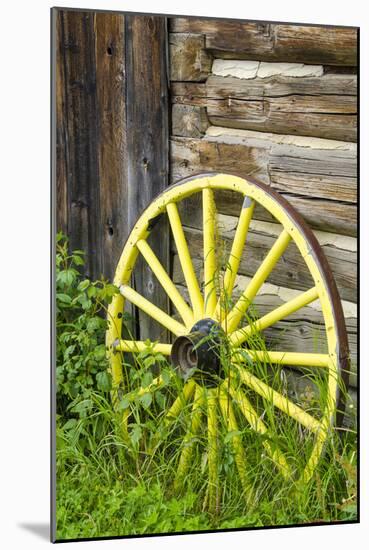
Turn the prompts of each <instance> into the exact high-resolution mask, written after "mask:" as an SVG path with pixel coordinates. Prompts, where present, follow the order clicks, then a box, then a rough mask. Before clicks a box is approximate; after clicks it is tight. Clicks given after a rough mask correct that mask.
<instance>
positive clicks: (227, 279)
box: [215, 197, 255, 319]
mask: <svg viewBox="0 0 369 550" xmlns="http://www.w3.org/2000/svg"><path fill="white" fill-rule="evenodd" d="M254 206H255V202H254V201H253V200H252V199H250V198H249V197H245V198H244V201H243V205H242V209H241V214H240V217H239V220H238V224H237V229H236V233H235V236H234V239H233V243H232V248H231V252H230V254H229V258H228V262H227V265H226V269H225V272H224V277H223V281H222V288H221V295H220V297H219V300H218V303H217V306H216V310H215V317H216V318H217V319H221V318H222V314H224V313H226V312H227V303H228V299H229V298H230V297H231V296H232V291H233V287H234V283H235V280H236V276H237V273H238V269H239V266H240V261H241V257H242V253H243V250H244V247H245V243H246V238H247V234H248V230H249V225H250V221H251V218H252V214H253V212H254Z"/></svg>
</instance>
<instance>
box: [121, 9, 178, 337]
mask: <svg viewBox="0 0 369 550" xmlns="http://www.w3.org/2000/svg"><path fill="white" fill-rule="evenodd" d="M125 40H126V93H127V97H126V116H127V122H126V124H127V130H126V144H127V145H126V146H127V158H126V162H127V170H128V202H129V208H128V212H127V222H128V226H129V227H133V225H134V223H135V222H136V220H137V218H138V216H139V215H140V214H141V213H142V211H143V210H144V209H145V208H146V207H147V206H148V205H149V204H150V202H151V201H152V199H153V197H155V196H156V195H157V194H159V193H160V192H161V191H163V189H165V188H166V186H167V184H168V141H169V128H168V108H169V105H168V67H167V28H166V20H165V18H161V17H155V16H126V25H125ZM155 231H156V235H157V238H156V239H153V241H152V248H153V249H154V251H155V253H156V255H157V256H158V258H159V259H160V261H161V262H162V264H163V265H164V266H167V268H169V233H168V230H167V226H166V224H165V222H160V223H159V224H158V226H157V227H155ZM138 266H140V269H138V271H137V269H136V275H135V280H134V285H135V288H136V290H137V291H138V292H140V293H141V294H142V295H143V296H145V297H146V298H148V299H149V300H150V301H152V302H153V303H155V304H156V305H157V306H158V307H161V309H163V310H164V311H167V309H168V297H167V295H166V294H165V293H164V291H163V289H162V287H161V285H160V283H159V282H158V281H157V279H156V278H155V277H154V275H153V274H152V272H151V270H150V268H149V267H148V265H147V264H146V263H145V262H144V261H142V262H141V261H140V262H139V263H138ZM138 324H139V331H140V339H143V340H145V339H146V338H150V339H151V340H153V341H154V340H157V339H161V341H165V339H166V336H165V334H163V331H162V328H161V327H160V326H159V325H158V323H156V322H154V321H153V320H151V319H150V318H148V317H147V316H145V315H144V314H141V313H139V323H138Z"/></svg>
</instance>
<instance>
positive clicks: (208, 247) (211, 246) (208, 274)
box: [202, 188, 217, 317]
mask: <svg viewBox="0 0 369 550" xmlns="http://www.w3.org/2000/svg"><path fill="white" fill-rule="evenodd" d="M202 215H203V235H204V301H205V316H206V317H212V315H213V313H214V310H215V307H216V305H217V295H216V285H215V273H216V252H215V232H216V208H215V201H214V194H213V191H212V189H209V188H206V189H203V191H202Z"/></svg>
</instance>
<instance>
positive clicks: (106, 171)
mask: <svg viewBox="0 0 369 550" xmlns="http://www.w3.org/2000/svg"><path fill="white" fill-rule="evenodd" d="M95 33H96V90H97V102H98V109H99V149H98V158H99V173H100V180H99V193H100V221H99V222H98V220H96V223H98V224H99V225H100V231H101V246H102V272H103V274H104V276H105V277H107V278H108V279H110V280H113V277H114V272H115V268H116V266H117V263H118V260H119V257H120V254H121V252H122V246H123V243H124V242H125V240H126V239H127V237H128V234H129V230H130V228H129V227H128V225H127V223H126V219H125V216H123V215H122V213H123V212H126V211H127V209H128V202H127V198H128V188H127V172H126V154H127V151H126V142H125V127H126V120H125V80H124V65H125V45H124V16H123V15H120V14H115V13H96V15H95Z"/></svg>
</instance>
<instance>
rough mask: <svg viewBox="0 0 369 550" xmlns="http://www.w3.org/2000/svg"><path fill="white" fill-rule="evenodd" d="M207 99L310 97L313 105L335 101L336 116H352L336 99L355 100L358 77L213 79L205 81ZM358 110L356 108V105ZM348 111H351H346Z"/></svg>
mask: <svg viewBox="0 0 369 550" xmlns="http://www.w3.org/2000/svg"><path fill="white" fill-rule="evenodd" d="M205 87H206V95H207V96H208V97H209V98H210V99H224V98H228V97H231V98H235V99H260V98H261V97H266V98H273V99H278V98H280V97H283V96H287V97H288V96H295V95H296V96H302V97H304V96H307V97H311V101H316V100H317V99H318V98H319V97H321V96H322V97H326V98H327V99H329V98H332V105H333V107H334V108H333V111H334V112H341V109H346V111H343V112H352V110H351V109H352V105H351V104H349V106H347V105H344V106H343V107H341V106H340V105H338V104H337V105H336V103H338V100H337V97H336V96H340V97H342V101H346V100H347V98H355V97H356V94H357V76H356V75H351V74H350V75H347V74H327V75H323V76H320V77H311V76H306V77H292V76H283V75H274V76H269V77H266V78H260V77H257V78H251V79H243V78H236V77H233V76H227V77H222V76H214V75H210V76H209V78H208V79H207V80H206V85H205ZM355 107H356V105H355ZM347 109H349V110H348V111H347Z"/></svg>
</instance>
